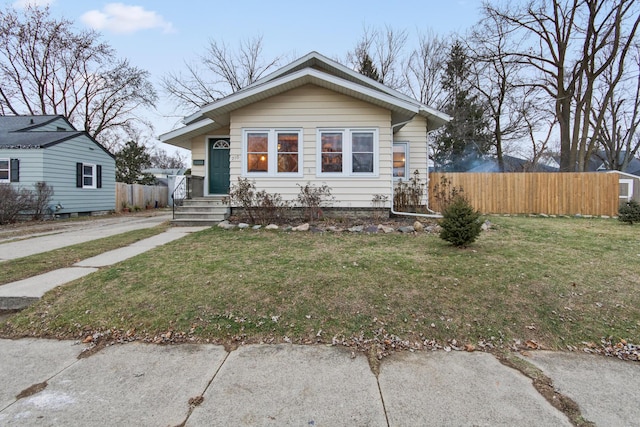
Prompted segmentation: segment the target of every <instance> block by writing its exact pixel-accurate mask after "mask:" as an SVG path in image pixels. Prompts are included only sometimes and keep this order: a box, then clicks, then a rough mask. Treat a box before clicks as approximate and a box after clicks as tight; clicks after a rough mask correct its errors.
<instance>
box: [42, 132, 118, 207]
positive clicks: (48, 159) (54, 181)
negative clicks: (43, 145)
mask: <svg viewBox="0 0 640 427" xmlns="http://www.w3.org/2000/svg"><path fill="white" fill-rule="evenodd" d="M44 151H45V154H44V159H43V160H44V162H43V166H44V178H45V179H44V180H45V182H46V183H47V184H49V185H51V186H53V190H54V198H53V200H52V201H53V202H56V203H60V204H61V205H62V206H63V209H62V210H61V211H60V213H71V212H92V211H110V210H114V209H115V204H116V190H115V180H116V177H115V160H114V159H113V158H112V157H111V156H109V154H107V153H106V152H104V151H103V150H102V149H101V148H100V147H98V146H97V145H96V144H95V143H94V142H93V141H91V140H90V139H89V138H88V137H86V136H84V135H83V136H79V137H77V138H73V139H71V140H68V141H64V142H62V143H59V144H56V145H54V146H52V147H49V148H47V149H46V150H44ZM76 163H90V164H94V165H101V166H102V188H77V187H76Z"/></svg>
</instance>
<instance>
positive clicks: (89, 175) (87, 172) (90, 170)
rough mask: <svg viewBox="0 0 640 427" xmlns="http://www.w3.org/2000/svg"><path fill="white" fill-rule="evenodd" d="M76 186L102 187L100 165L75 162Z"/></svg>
mask: <svg viewBox="0 0 640 427" xmlns="http://www.w3.org/2000/svg"><path fill="white" fill-rule="evenodd" d="M76 187H78V188H102V166H101V165H94V164H91V163H76Z"/></svg>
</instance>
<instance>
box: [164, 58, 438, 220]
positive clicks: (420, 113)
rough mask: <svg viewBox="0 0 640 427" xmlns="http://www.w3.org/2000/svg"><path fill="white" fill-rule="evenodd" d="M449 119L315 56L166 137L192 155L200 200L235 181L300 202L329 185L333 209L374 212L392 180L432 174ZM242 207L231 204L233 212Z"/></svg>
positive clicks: (219, 193)
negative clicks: (439, 135) (430, 153)
mask: <svg viewBox="0 0 640 427" xmlns="http://www.w3.org/2000/svg"><path fill="white" fill-rule="evenodd" d="M447 120H449V117H448V116H447V115H446V114H444V113H442V112H440V111H437V110H435V109H433V108H430V107H428V106H427V105H424V104H421V103H420V102H418V101H416V100H414V99H411V98H410V97H408V96H406V95H403V94H401V93H399V92H397V91H395V90H393V89H390V88H388V87H386V86H384V85H383V84H381V83H379V82H377V81H375V80H372V79H370V78H368V77H365V76H363V75H361V74H359V73H357V72H355V71H353V70H351V69H349V68H348V67H345V66H343V65H341V64H339V63H337V62H335V61H332V60H330V59H328V58H326V57H324V56H322V55H320V54H318V53H316V52H311V53H309V54H308V55H306V56H304V57H302V58H300V59H298V60H296V61H294V62H292V63H291V64H289V65H286V66H284V67H282V68H280V69H279V70H277V71H275V72H273V73H271V74H269V75H268V76H266V77H264V78H262V79H260V80H258V81H256V82H255V83H253V84H251V85H249V86H247V87H246V88H244V89H242V90H240V91H238V92H236V93H233V94H231V95H229V96H226V97H224V98H222V99H220V100H217V101H215V102H213V103H210V104H208V105H205V106H204V107H202V108H201V109H200V110H199V111H198V112H197V113H195V114H193V115H192V116H189V117H186V118H185V119H184V124H185V126H183V127H181V128H178V129H176V130H174V131H171V132H168V133H166V134H164V135H162V136H161V137H160V139H161V141H163V142H165V143H168V144H172V145H175V146H178V147H181V148H185V149H188V150H191V157H192V163H193V164H192V175H195V176H200V177H204V183H203V196H205V198H207V197H209V198H214V197H216V196H219V197H220V196H227V195H228V193H229V188H230V185H233V183H235V182H237V180H238V178H248V179H250V180H253V181H254V182H255V184H256V188H257V189H258V190H265V191H267V192H270V193H279V194H280V195H281V196H282V198H283V200H289V201H294V200H296V198H297V195H298V193H299V191H300V187H299V185H305V184H307V183H310V184H312V185H315V186H318V187H319V186H322V185H327V186H328V187H329V188H330V190H331V195H332V196H333V197H334V198H335V201H334V202H333V208H335V209H344V210H358V209H363V208H369V209H370V208H371V207H372V201H373V200H374V198H376V196H378V197H379V196H387V202H386V205H385V206H384V207H385V208H391V205H390V203H391V199H392V198H391V193H392V187H393V183H394V181H395V180H399V179H405V180H406V179H407V178H409V177H410V176H411V175H412V173H413V171H415V170H418V171H419V172H420V175H421V177H423V178H424V179H426V177H427V149H428V147H427V136H428V133H429V132H430V131H432V130H434V129H437V128H438V127H440V126H442V125H443V124H444V123H446V122H447ZM234 207H236V206H231V208H234Z"/></svg>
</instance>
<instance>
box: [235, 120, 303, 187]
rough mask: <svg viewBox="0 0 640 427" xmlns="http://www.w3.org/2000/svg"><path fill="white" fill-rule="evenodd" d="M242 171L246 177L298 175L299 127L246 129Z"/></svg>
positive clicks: (300, 143) (300, 136)
mask: <svg viewBox="0 0 640 427" xmlns="http://www.w3.org/2000/svg"><path fill="white" fill-rule="evenodd" d="M242 146H243V151H244V155H243V158H244V161H243V172H244V174H245V175H247V176H282V177H286V176H301V175H302V168H301V167H300V152H301V150H302V131H301V130H300V129H293V130H290V129H256V130H253V129H246V130H244V132H243V144H242Z"/></svg>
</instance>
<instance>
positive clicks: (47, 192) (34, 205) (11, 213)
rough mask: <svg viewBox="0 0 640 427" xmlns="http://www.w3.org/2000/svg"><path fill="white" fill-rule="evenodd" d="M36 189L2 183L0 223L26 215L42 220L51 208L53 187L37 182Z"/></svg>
mask: <svg viewBox="0 0 640 427" xmlns="http://www.w3.org/2000/svg"><path fill="white" fill-rule="evenodd" d="M33 186H34V190H33V191H31V190H28V189H26V188H21V187H14V186H12V185H11V184H5V183H2V184H0V225H1V224H11V223H13V222H16V221H17V220H18V219H20V218H21V217H24V216H25V215H31V216H32V217H33V219H35V220H41V219H43V218H44V216H45V214H46V213H47V211H48V209H49V203H50V202H51V197H53V187H51V186H50V185H47V184H46V183H44V182H37V183H35V184H34V185H33Z"/></svg>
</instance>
